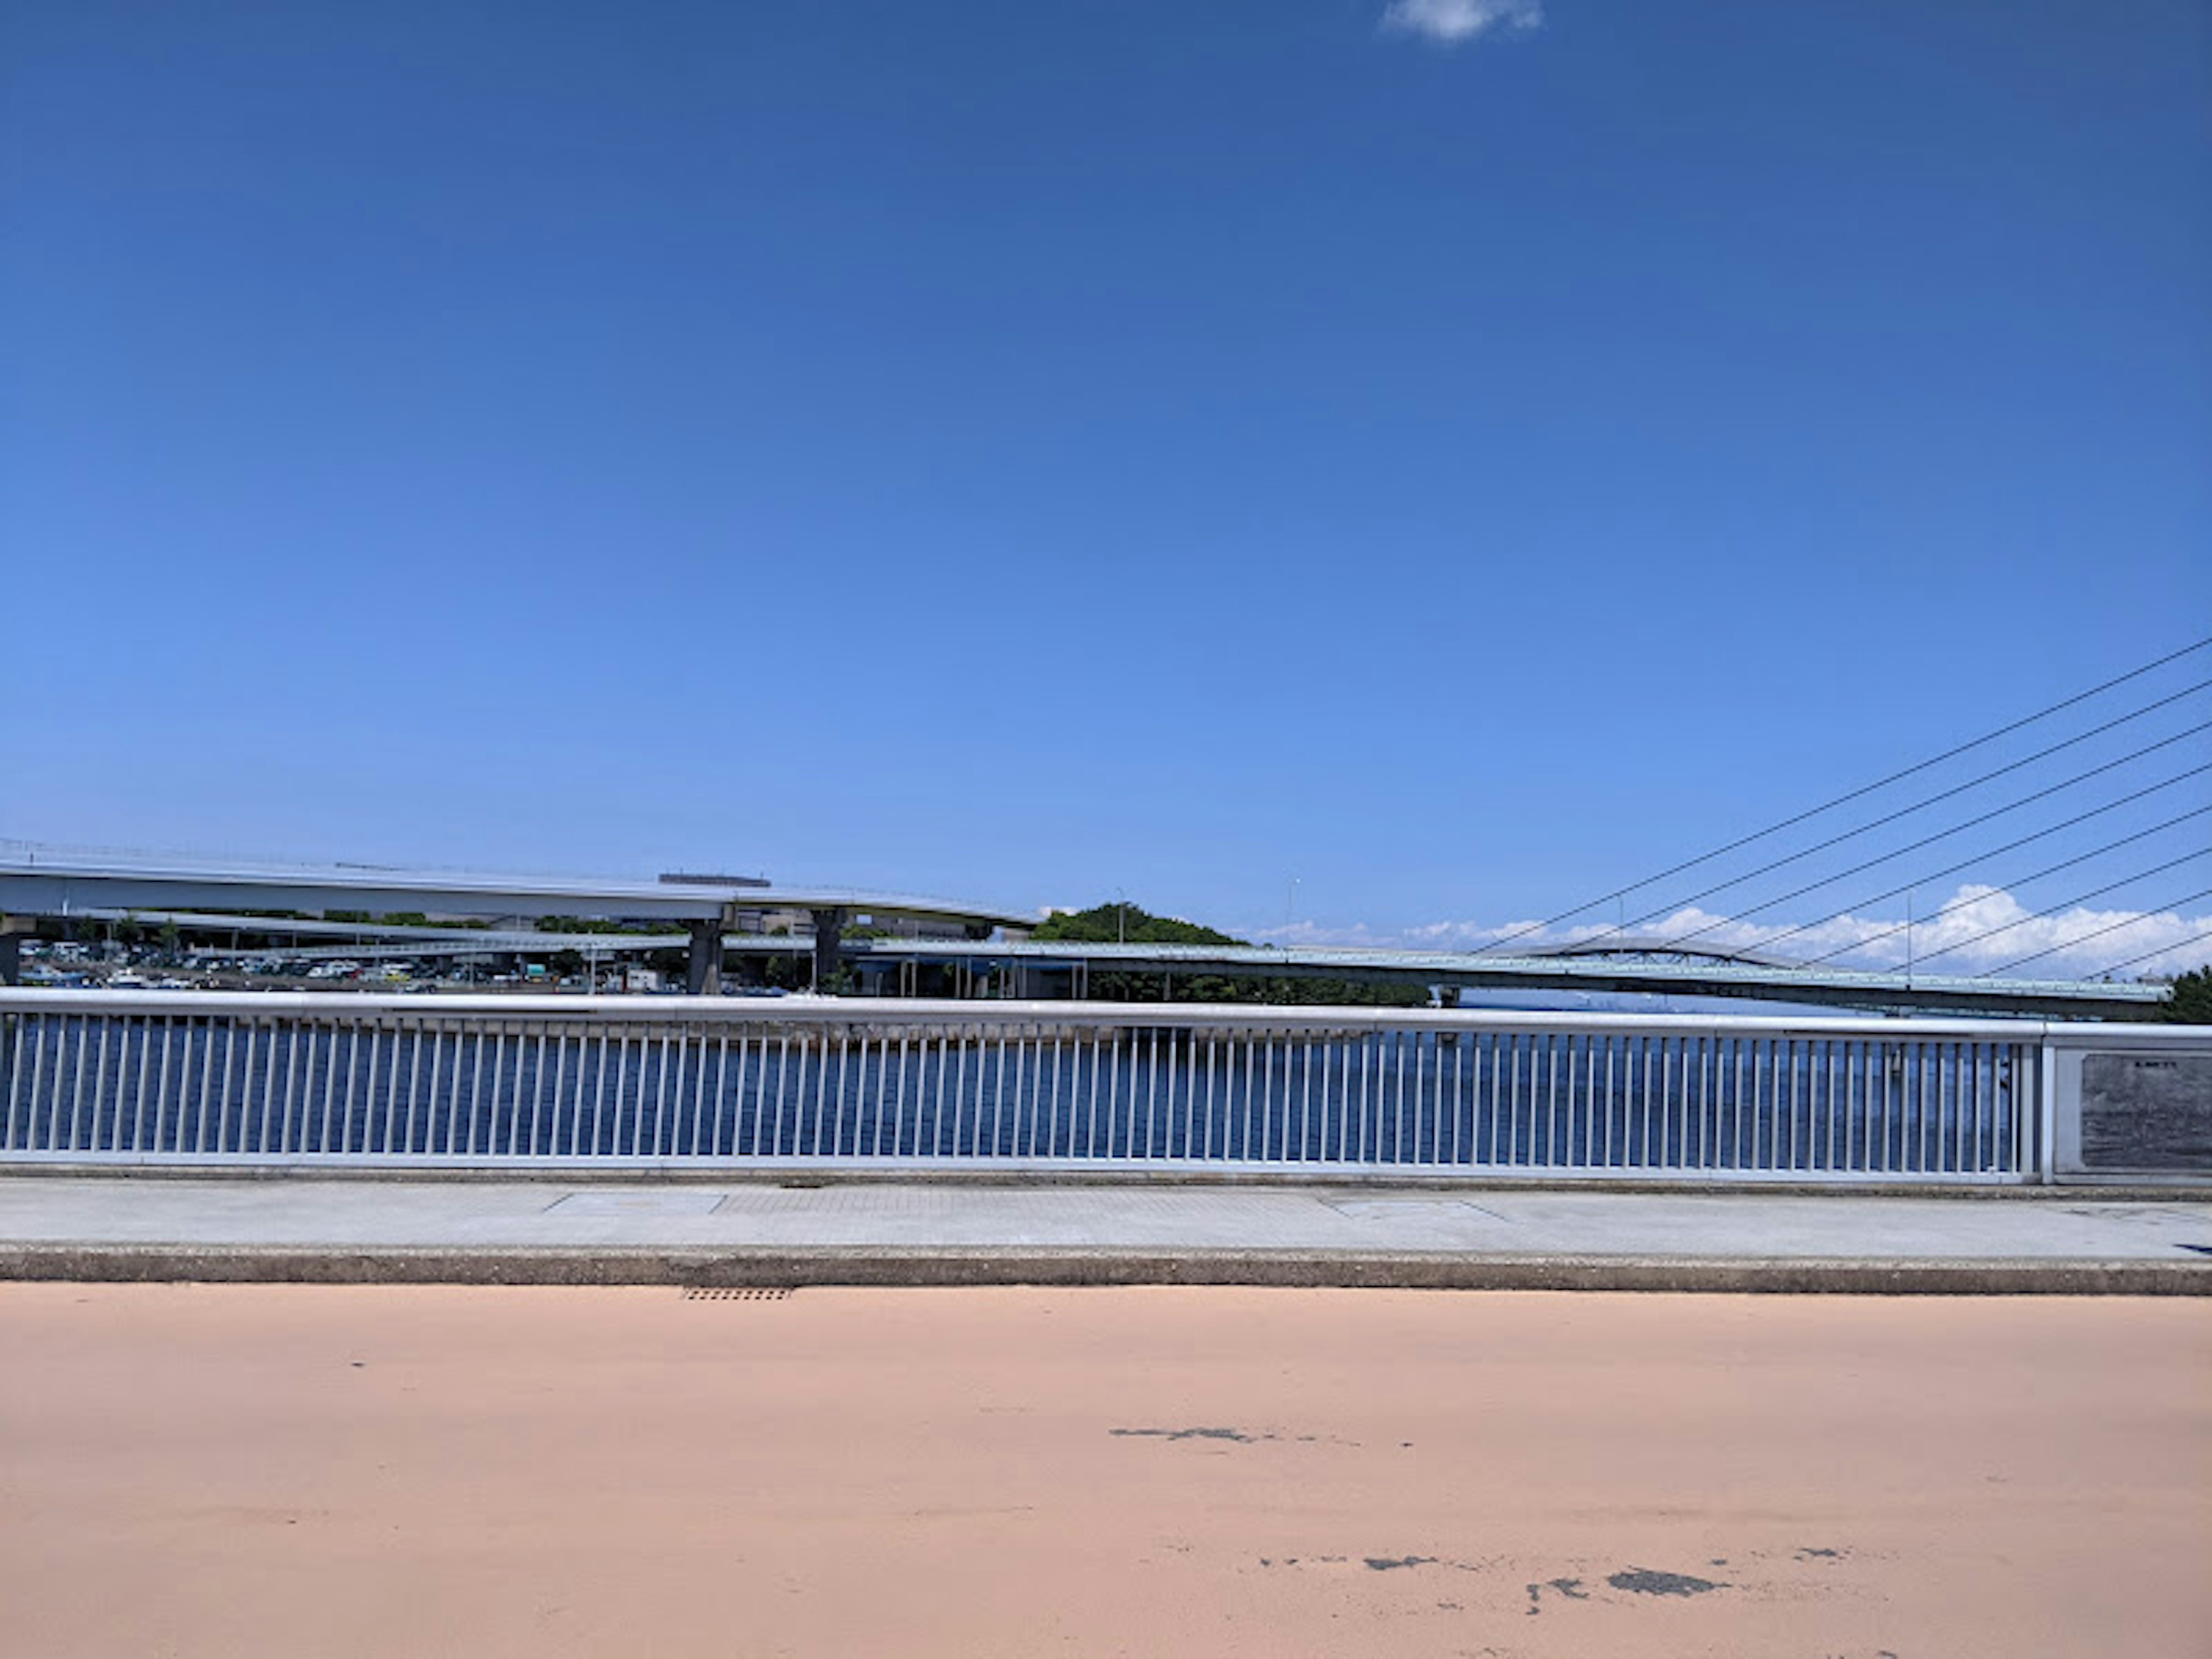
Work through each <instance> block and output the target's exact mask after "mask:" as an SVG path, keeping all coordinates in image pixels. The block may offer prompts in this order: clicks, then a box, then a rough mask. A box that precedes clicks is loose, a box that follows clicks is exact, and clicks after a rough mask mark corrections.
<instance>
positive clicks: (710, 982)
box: [684, 916, 722, 997]
mask: <svg viewBox="0 0 2212 1659" xmlns="http://www.w3.org/2000/svg"><path fill="white" fill-rule="evenodd" d="M690 929H691V954H690V959H689V960H688V961H686V962H685V963H684V989H685V990H686V991H687V992H689V993H690V994H691V995H693V996H695V997H713V996H720V994H722V919H721V918H720V916H715V917H714V918H712V919H711V920H708V921H694V922H692V923H690Z"/></svg>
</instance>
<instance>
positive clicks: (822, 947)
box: [814, 910, 845, 991]
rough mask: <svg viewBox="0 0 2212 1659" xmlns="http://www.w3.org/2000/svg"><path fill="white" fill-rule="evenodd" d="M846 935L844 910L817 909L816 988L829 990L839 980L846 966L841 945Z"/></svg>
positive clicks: (815, 932) (815, 935) (815, 916)
mask: <svg viewBox="0 0 2212 1659" xmlns="http://www.w3.org/2000/svg"><path fill="white" fill-rule="evenodd" d="M844 936H845V913H844V912H843V911H842V910H817V911H816V912H815V913H814V988H815V989H816V990H817V991H823V990H827V989H828V988H829V987H831V986H832V985H835V984H836V982H837V975H838V973H839V971H840V970H841V969H842V967H843V966H844V958H843V957H842V953H841V952H840V951H839V948H838V947H839V945H840V944H841V943H842V940H843V939H844Z"/></svg>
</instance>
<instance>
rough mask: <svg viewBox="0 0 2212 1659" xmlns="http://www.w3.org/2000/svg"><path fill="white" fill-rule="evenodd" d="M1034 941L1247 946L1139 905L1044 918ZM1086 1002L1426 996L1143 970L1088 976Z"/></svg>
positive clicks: (1332, 982) (1419, 1002) (1337, 1001)
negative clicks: (1092, 999) (1155, 913)
mask: <svg viewBox="0 0 2212 1659" xmlns="http://www.w3.org/2000/svg"><path fill="white" fill-rule="evenodd" d="M1030 938H1031V939H1038V940H1042V941H1044V942H1047V943H1049V942H1052V941H1054V940H1065V941H1066V942H1068V943H1070V944H1081V945H1120V944H1126V945H1246V944H1248V943H1249V941H1247V940H1244V939H1238V938H1237V937H1236V936H1235V935H1233V934H1230V933H1223V932H1221V931H1220V930H1219V929H1218V928H1214V927H1202V926H1201V925H1200V924H1199V923H1197V922H1194V921H1182V919H1181V918H1179V917H1176V916H1156V915H1153V914H1152V912H1151V911H1149V910H1147V909H1145V908H1143V907H1142V906H1140V905H1135V904H1130V903H1128V902H1126V901H1125V902H1118V903H1114V904H1094V905H1092V906H1091V908H1089V909H1087V910H1062V911H1059V912H1057V913H1055V914H1054V915H1050V916H1048V917H1047V918H1046V919H1045V921H1044V922H1043V923H1042V926H1040V927H1038V928H1037V929H1036V932H1035V933H1031V934H1030ZM1089 985H1090V994H1091V997H1092V998H1094V999H1095V1000H1097V1001H1100V1002H1167V1001H1175V1002H1252V1003H1267V1004H1273V1005H1278V1006H1316V1005H1320V1006H1329V1007H1340V1008H1341V1007H1352V1008H1369V1007H1372V1008H1419V1007H1421V1006H1425V1004H1426V1003H1427V1001H1428V1000H1429V997H1428V993H1427V992H1426V991H1425V989H1423V988H1422V987H1420V986H1418V985H1376V984H1370V983H1369V982H1368V981H1364V980H1353V979H1312V978H1308V977H1305V976H1304V975H1297V974H1176V973H1172V972H1169V973H1162V972H1160V971H1158V970H1157V969H1146V971H1144V972H1142V973H1124V972H1121V971H1118V970H1115V969H1102V968H1095V967H1094V968H1093V969H1091V975H1090V980H1089Z"/></svg>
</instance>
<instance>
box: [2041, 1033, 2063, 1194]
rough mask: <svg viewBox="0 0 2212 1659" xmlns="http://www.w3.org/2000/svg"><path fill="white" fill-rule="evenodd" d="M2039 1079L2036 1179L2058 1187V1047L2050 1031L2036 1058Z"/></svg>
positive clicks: (2045, 1184)
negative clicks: (2052, 1039)
mask: <svg viewBox="0 0 2212 1659" xmlns="http://www.w3.org/2000/svg"><path fill="white" fill-rule="evenodd" d="M2035 1081H2036V1092H2037V1096H2038V1101H2037V1110H2036V1132H2035V1166H2036V1178H2037V1180H2038V1181H2039V1182H2041V1183H2042V1184H2043V1185H2044V1186H2045V1187H2054V1186H2056V1185H2057V1184H2058V1050H2057V1048H2054V1047H2053V1046H2052V1045H2051V1038H2050V1036H2049V1035H2048V1034H2046V1035H2045V1037H2044V1039H2043V1042H2042V1045H2041V1048H2040V1049H2039V1054H2038V1057H2037V1060H2036V1079H2035Z"/></svg>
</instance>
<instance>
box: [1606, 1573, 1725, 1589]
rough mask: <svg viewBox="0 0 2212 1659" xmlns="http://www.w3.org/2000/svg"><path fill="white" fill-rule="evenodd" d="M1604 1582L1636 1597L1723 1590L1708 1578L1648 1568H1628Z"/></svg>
mask: <svg viewBox="0 0 2212 1659" xmlns="http://www.w3.org/2000/svg"><path fill="white" fill-rule="evenodd" d="M1605 1582H1606V1583H1608V1584H1610V1585H1612V1586H1613V1589H1617V1590H1627V1591H1629V1592H1631V1593H1632V1594H1633V1595H1705V1593H1706V1592H1707V1591H1709V1590H1717V1589H1722V1588H1723V1586H1722V1585H1719V1584H1717V1583H1714V1582H1713V1581H1712V1580H1711V1579H1710V1578H1693V1577H1691V1576H1690V1575H1689V1574H1688V1573H1686V1572H1655V1571H1652V1569H1650V1567H1629V1568H1627V1569H1626V1570H1624V1571H1620V1572H1616V1573H1614V1574H1613V1575H1612V1576H1611V1577H1608V1578H1607V1580H1606V1581H1605Z"/></svg>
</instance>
